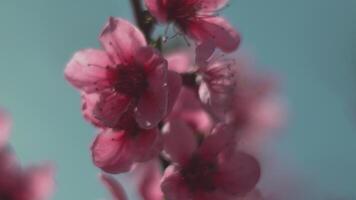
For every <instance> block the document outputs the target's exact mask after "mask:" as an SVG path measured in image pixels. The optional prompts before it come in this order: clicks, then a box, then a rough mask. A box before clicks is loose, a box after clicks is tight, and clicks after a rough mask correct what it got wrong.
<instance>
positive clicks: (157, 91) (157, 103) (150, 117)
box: [135, 63, 168, 129]
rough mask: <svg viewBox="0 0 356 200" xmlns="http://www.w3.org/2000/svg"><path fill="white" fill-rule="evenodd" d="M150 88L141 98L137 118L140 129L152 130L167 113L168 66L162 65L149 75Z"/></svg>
mask: <svg viewBox="0 0 356 200" xmlns="http://www.w3.org/2000/svg"><path fill="white" fill-rule="evenodd" d="M147 79H148V88H147V89H146V91H145V92H144V94H143V95H142V96H141V97H140V99H139V102H138V104H137V108H136V109H135V118H136V121H137V123H138V124H139V126H140V127H142V128H145V129H150V128H152V127H155V126H157V125H158V123H159V122H160V121H161V120H162V119H163V117H164V116H165V115H166V113H167V105H168V83H167V65H166V63H162V64H161V65H159V66H157V67H156V69H155V70H153V71H151V72H150V73H149V74H147Z"/></svg>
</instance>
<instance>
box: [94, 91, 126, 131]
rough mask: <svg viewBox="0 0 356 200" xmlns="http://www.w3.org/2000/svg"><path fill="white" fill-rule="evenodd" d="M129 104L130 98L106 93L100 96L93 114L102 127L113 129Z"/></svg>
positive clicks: (115, 93) (110, 92) (116, 93)
mask: <svg viewBox="0 0 356 200" xmlns="http://www.w3.org/2000/svg"><path fill="white" fill-rule="evenodd" d="M130 103H131V98H130V97H128V96H126V95H123V94H120V93H118V92H112V91H106V92H104V93H101V94H100V99H99V101H98V103H97V104H96V105H95V108H94V112H93V113H94V116H95V118H96V119H98V120H99V121H100V122H101V123H102V124H103V125H105V126H106V127H109V128H115V127H116V126H118V124H119V122H120V118H121V117H122V115H123V114H124V113H125V112H126V111H127V110H128V108H129V105H130Z"/></svg>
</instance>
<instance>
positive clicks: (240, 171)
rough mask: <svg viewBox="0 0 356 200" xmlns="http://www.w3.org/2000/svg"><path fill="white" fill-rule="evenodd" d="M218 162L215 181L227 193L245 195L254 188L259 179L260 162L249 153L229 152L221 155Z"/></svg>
mask: <svg viewBox="0 0 356 200" xmlns="http://www.w3.org/2000/svg"><path fill="white" fill-rule="evenodd" d="M219 162H220V163H219V173H218V176H216V177H215V181H216V183H217V185H219V186H220V187H221V188H222V189H223V190H225V191H226V192H227V193H230V194H234V195H245V194H247V193H248V192H250V191H252V190H253V189H254V187H255V186H256V184H257V182H258V181H259V179H260V176H261V168H260V164H259V163H258V161H257V160H256V158H254V157H252V156H251V155H249V154H246V153H243V152H235V153H232V154H231V152H230V155H224V156H222V157H221V159H220V161H219Z"/></svg>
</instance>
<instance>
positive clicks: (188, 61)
mask: <svg viewBox="0 0 356 200" xmlns="http://www.w3.org/2000/svg"><path fill="white" fill-rule="evenodd" d="M187 51H189V50H188V49H186V50H184V51H178V52H174V53H172V54H169V55H167V56H166V59H167V61H168V69H169V70H173V71H175V72H178V73H186V72H189V71H192V65H193V63H192V61H193V56H192V53H193V52H187Z"/></svg>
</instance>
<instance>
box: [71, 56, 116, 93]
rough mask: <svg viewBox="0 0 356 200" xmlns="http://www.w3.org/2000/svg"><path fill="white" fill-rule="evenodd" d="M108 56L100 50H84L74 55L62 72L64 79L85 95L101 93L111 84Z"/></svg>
mask: <svg viewBox="0 0 356 200" xmlns="http://www.w3.org/2000/svg"><path fill="white" fill-rule="evenodd" d="M111 65H112V63H111V61H110V59H109V57H108V55H107V54H106V53H105V52H104V51H101V50H97V49H85V50H82V51H79V52H77V53H75V54H74V56H73V58H72V59H71V60H70V61H69V63H68V64H67V67H66V69H65V71H64V74H65V78H66V79H67V80H68V81H69V83H70V84H72V85H73V86H74V87H76V88H77V89H79V90H83V91H85V92H87V93H91V92H95V91H101V90H103V89H105V88H108V87H110V86H111V84H112V78H111V77H110V76H111V73H110V72H111V71H110V70H112V69H111V68H109V66H111Z"/></svg>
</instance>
